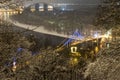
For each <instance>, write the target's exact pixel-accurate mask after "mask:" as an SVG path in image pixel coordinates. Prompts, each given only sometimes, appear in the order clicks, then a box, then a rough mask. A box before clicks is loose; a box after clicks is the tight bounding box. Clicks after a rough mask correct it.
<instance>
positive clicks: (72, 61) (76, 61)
mask: <svg viewBox="0 0 120 80" xmlns="http://www.w3.org/2000/svg"><path fill="white" fill-rule="evenodd" d="M70 64H71V65H73V66H74V65H77V64H78V59H77V58H71V59H70Z"/></svg>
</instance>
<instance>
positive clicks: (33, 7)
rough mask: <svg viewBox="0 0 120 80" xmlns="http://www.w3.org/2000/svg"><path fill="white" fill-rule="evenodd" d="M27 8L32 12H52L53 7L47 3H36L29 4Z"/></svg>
mask: <svg viewBox="0 0 120 80" xmlns="http://www.w3.org/2000/svg"><path fill="white" fill-rule="evenodd" d="M27 8H30V11H32V12H34V11H53V10H54V8H55V7H54V6H53V5H52V4H49V3H45V2H36V3H32V4H30V5H29V6H28V7H27Z"/></svg>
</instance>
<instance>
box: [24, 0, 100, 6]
mask: <svg viewBox="0 0 120 80" xmlns="http://www.w3.org/2000/svg"><path fill="white" fill-rule="evenodd" d="M37 2H45V3H74V4H79V5H89V4H90V5H97V4H99V3H100V0H29V1H27V2H25V5H30V4H34V3H37Z"/></svg>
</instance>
